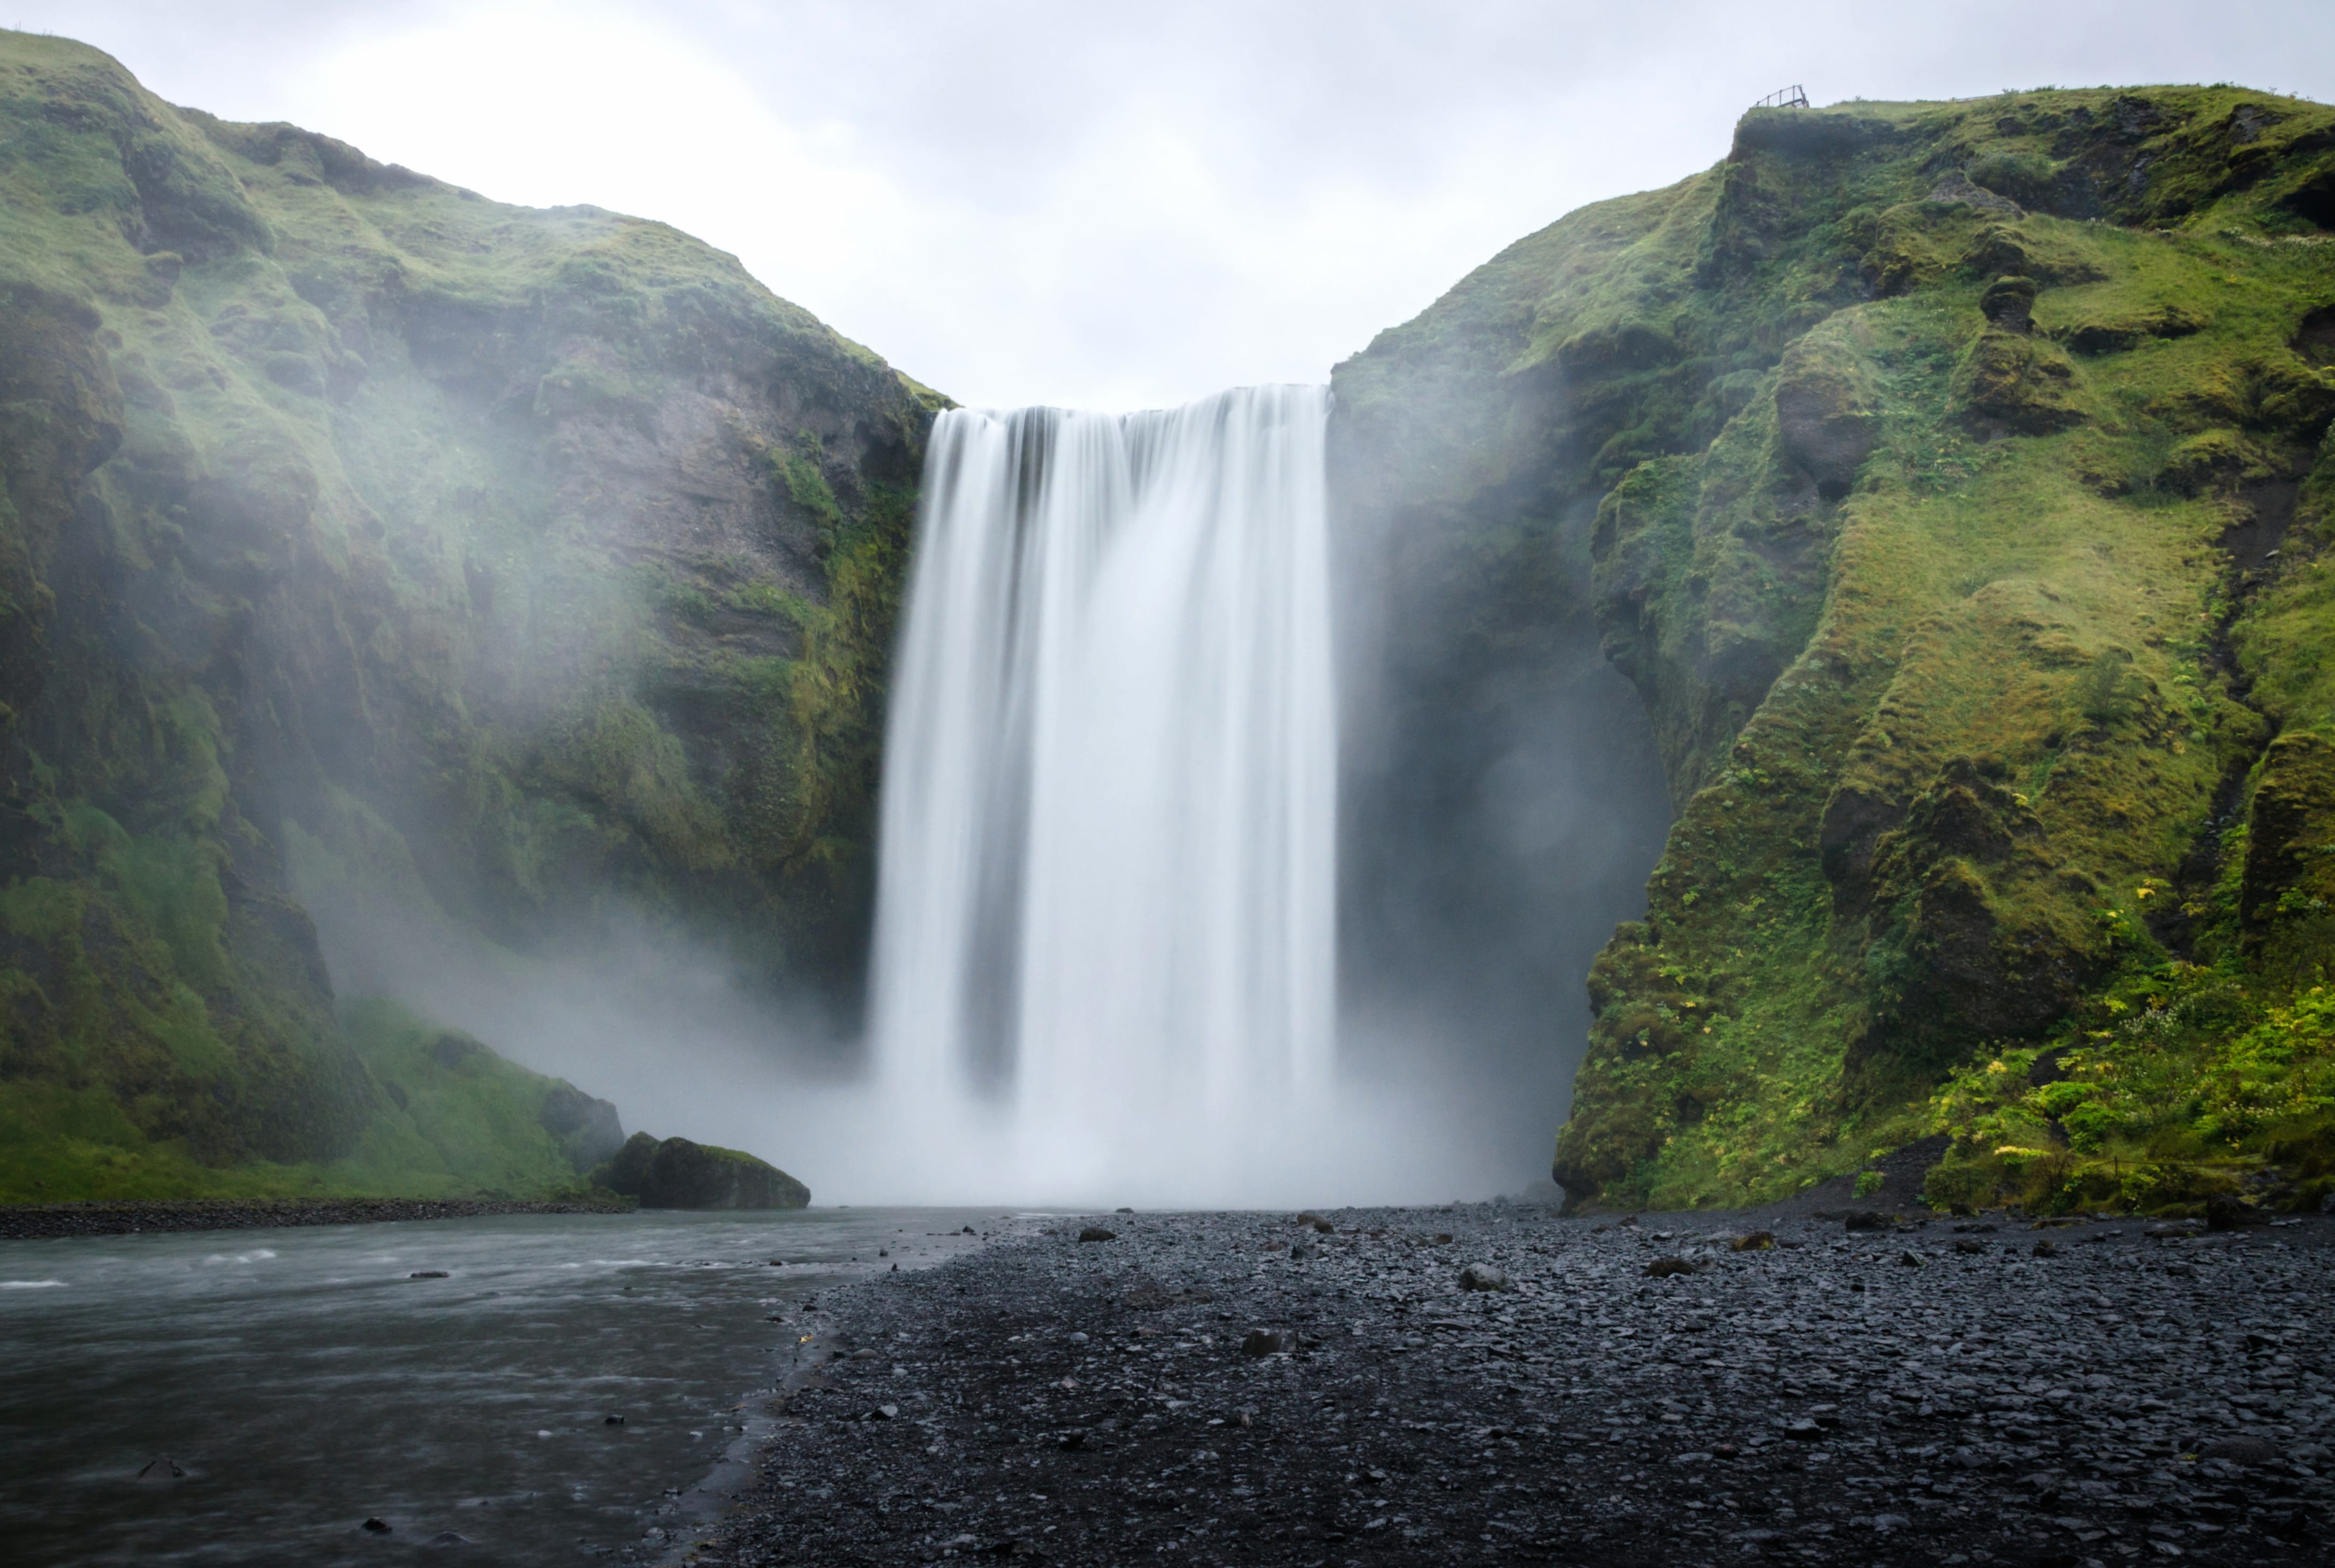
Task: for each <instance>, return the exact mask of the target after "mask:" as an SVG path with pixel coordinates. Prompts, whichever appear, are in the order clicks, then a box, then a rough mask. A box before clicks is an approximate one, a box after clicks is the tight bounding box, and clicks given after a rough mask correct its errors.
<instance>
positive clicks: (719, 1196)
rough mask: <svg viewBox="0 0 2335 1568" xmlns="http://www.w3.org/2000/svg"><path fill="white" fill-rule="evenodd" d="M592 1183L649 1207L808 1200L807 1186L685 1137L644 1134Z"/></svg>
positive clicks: (784, 1205) (760, 1205)
mask: <svg viewBox="0 0 2335 1568" xmlns="http://www.w3.org/2000/svg"><path fill="white" fill-rule="evenodd" d="M592 1180H593V1182H594V1183H595V1184H596V1186H604V1187H606V1188H607V1189H608V1190H609V1191H611V1192H615V1193H621V1194H623V1195H625V1196H626V1197H635V1198H638V1199H640V1202H641V1206H642V1207H643V1208H648V1209H799V1208H802V1207H805V1206H806V1205H809V1202H810V1189H809V1187H807V1186H803V1184H802V1183H800V1182H799V1181H797V1180H795V1178H794V1177H792V1176H789V1175H787V1173H786V1172H784V1171H782V1170H780V1169H779V1168H778V1167H777V1166H773V1165H770V1164H769V1163H767V1162H765V1161H763V1160H760V1159H757V1158H755V1157H753V1156H752V1155H750V1154H746V1153H743V1152H741V1151H740V1150H738V1149H733V1148H717V1147H714V1146H713V1145H712V1144H701V1143H692V1142H691V1141H690V1140H689V1139H687V1138H685V1137H669V1138H666V1139H665V1140H664V1142H662V1143H659V1142H658V1141H656V1140H655V1139H654V1138H652V1137H649V1135H648V1134H646V1133H641V1132H636V1133H635V1134H634V1135H633V1136H632V1137H629V1138H627V1139H625V1144H624V1147H621V1148H619V1149H618V1150H617V1151H616V1153H615V1157H613V1158H612V1159H610V1160H609V1161H608V1162H607V1163H606V1165H603V1166H600V1167H599V1168H598V1169H596V1170H595V1171H594V1172H593V1173H592Z"/></svg>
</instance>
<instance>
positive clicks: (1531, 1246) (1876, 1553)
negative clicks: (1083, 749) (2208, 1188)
mask: <svg viewBox="0 0 2335 1568" xmlns="http://www.w3.org/2000/svg"><path fill="white" fill-rule="evenodd" d="M1318 1217H1322V1218H1325V1219H1328V1220H1329V1221H1331V1223H1332V1226H1333V1228H1332V1231H1330V1232H1326V1233H1325V1232H1322V1231H1320V1230H1318V1229H1316V1228H1314V1227H1313V1226H1312V1225H1311V1224H1310V1222H1309V1224H1308V1225H1307V1226H1306V1229H1307V1231H1308V1233H1309V1234H1310V1235H1312V1236H1313V1238H1314V1239H1313V1242H1312V1243H1311V1244H1312V1245H1313V1246H1314V1247H1315V1248H1316V1255H1315V1256H1314V1257H1313V1258H1312V1259H1310V1260H1307V1261H1305V1262H1303V1263H1297V1262H1293V1260H1291V1259H1290V1257H1289V1256H1288V1235H1289V1230H1290V1225H1291V1220H1290V1217H1289V1216H1288V1215H1245V1214H1241V1215H1143V1216H1141V1217H1140V1218H1138V1219H1136V1220H1132V1221H1129V1222H1128V1223H1127V1224H1125V1225H1124V1226H1123V1227H1122V1231H1121V1234H1120V1235H1119V1238H1118V1240H1119V1245H1118V1246H1115V1247H1112V1248H1109V1249H1107V1250H1100V1249H1094V1248H1085V1247H1080V1246H1079V1245H1078V1244H1076V1241H1075V1239H1074V1238H1075V1237H1076V1236H1077V1235H1078V1234H1079V1232H1078V1230H1077V1228H1076V1227H1075V1226H1074V1225H1061V1224H1056V1225H1053V1226H1051V1228H1048V1227H1045V1226H1044V1225H1043V1222H1035V1223H1032V1224H1028V1225H1023V1226H1022V1227H1021V1228H1019V1229H1017V1230H1008V1229H1007V1228H1006V1227H1003V1226H1000V1227H997V1228H994V1229H993V1232H992V1237H993V1240H992V1242H991V1244H990V1245H988V1246H987V1247H985V1248H984V1249H983V1250H982V1251H980V1252H977V1253H969V1254H967V1255H965V1256H963V1257H959V1258H956V1259H954V1260H952V1261H950V1262H949V1263H945V1264H942V1265H939V1266H937V1267H935V1268H932V1269H929V1270H926V1271H924V1272H922V1273H900V1274H896V1275H895V1274H883V1275H878V1276H876V1277H875V1278H873V1279H870V1280H867V1281H863V1282H857V1283H854V1284H852V1285H849V1286H848V1287H845V1288H843V1289H841V1290H839V1291H838V1292H836V1293H835V1294H834V1296H833V1298H832V1300H831V1302H829V1304H828V1314H829V1316H830V1317H831V1319H832V1321H833V1325H834V1329H835V1331H836V1332H837V1333H838V1335H839V1336H841V1337H842V1338H843V1340H844V1341H845V1342H849V1343H857V1344H873V1343H882V1344H884V1345H885V1347H886V1351H885V1356H884V1358H883V1364H882V1365H880V1366H879V1365H874V1364H869V1363H864V1362H859V1361H855V1360H849V1359H848V1358H842V1357H838V1359H836V1360H831V1361H827V1362H823V1363H821V1365H820V1366H819V1369H818V1370H817V1371H816V1372H815V1373H814V1374H813V1375H812V1376H811V1379H810V1381H809V1384H808V1386H804V1387H801V1388H799V1389H796V1390H794V1391H792V1392H790V1394H788V1395H787V1396H785V1397H784V1398H783V1399H782V1400H780V1401H778V1402H776V1403H775V1405H774V1408H773V1413H774V1414H775V1415H777V1417H778V1422H777V1431H776V1436H775V1437H773V1438H772V1439H771V1441H770V1443H769V1445H768V1446H767V1447H765V1448H764V1449H763V1450H762V1454H761V1459H760V1461H759V1473H758V1476H757V1477H756V1478H755V1479H754V1480H753V1481H752V1482H751V1484H750V1485H749V1486H746V1487H745V1488H744V1489H743V1490H742V1491H741V1493H740V1495H739V1499H738V1503H737V1505H736V1512H735V1513H733V1514H732V1515H731V1516H730V1517H729V1518H728V1520H727V1521H726V1522H725V1523H723V1524H722V1525H721V1527H720V1528H719V1529H718V1530H716V1531H714V1532H713V1533H712V1535H713V1538H712V1542H711V1543H710V1544H704V1545H697V1546H693V1548H692V1550H693V1553H694V1554H695V1555H694V1561H695V1562H696V1563H699V1564H701V1565H702V1568H770V1565H776V1564H780V1563H791V1564H800V1563H850V1562H881V1563H921V1562H937V1561H940V1560H943V1559H945V1558H949V1559H954V1558H959V1557H964V1558H970V1557H976V1556H978V1557H991V1556H995V1557H1013V1556H1020V1557H1028V1558H1032V1559H1043V1560H1045V1561H1050V1562H1056V1563H1134V1562H1147V1563H1159V1562H1166V1563H1187V1564H1196V1565H1197V1564H1209V1565H1214V1564H1257V1565H1260V1568H1349V1565H1351V1564H1361V1565H1363V1568H1398V1565H1402V1568H1408V1565H1410V1564H1414V1563H1598V1562H1604V1561H1612V1562H1614V1563H1623V1562H1628V1563H1638V1562H1644V1563H1665V1564H1668V1563H1678V1564H1681V1568H1688V1565H1696V1564H1702V1563H1711V1564H1719V1563H1766V1562H1775V1563H1834V1562H1840V1563H1884V1562H1885V1563H1891V1564H1894V1563H1900V1562H1904V1563H1943V1564H1955V1563H1976V1564H1986V1563H1996V1564H2001V1563H2021V1564H2043V1563H2064V1564H2067V1565H2068V1568H2088V1565H2095V1564H2096V1565H2097V1568H2121V1565H2122V1564H2125V1563H2134V1562H2141V1561H2148V1562H2154V1561H2156V1560H2158V1559H2160V1558H2165V1557H2168V1556H2170V1555H2171V1554H2172V1553H2179V1554H2180V1555H2182V1556H2185V1557H2188V1558H2191V1559H2194V1560H2198V1561H2203V1562H2207V1563H2228V1564H2233V1565H2243V1568H2286V1565H2289V1564H2296V1565H2299V1564H2304V1563H2311V1564H2318V1563H2323V1562H2324V1560H2325V1558H2324V1553H2323V1542H2324V1532H2325V1530H2326V1527H2327V1523H2328V1510H2329V1508H2330V1504H2335V1483H2330V1479H2329V1476H2330V1472H2335V1459H2330V1444H2335V1376H2331V1375H2335V1368H2330V1365H2329V1350H2328V1347H2329V1346H2330V1343H2335V1334H2331V1333H2330V1330H2335V1289H2330V1286H2335V1224H2330V1223H2327V1222H2322V1221H2320V1220H2318V1219H2315V1218H2314V1219H2311V1220H2308V1221H2306V1222H2305V1223H2304V1224H2302V1225H2301V1226H2297V1227H2291V1228H2282V1229H2280V1230H2278V1231H2276V1232H2274V1233H2272V1232H2268V1231H2265V1230H2262V1229H2261V1228H2258V1227H2248V1228H2245V1229H2243V1230H2232V1231H2227V1232H2214V1233H2211V1234H2201V1235H2200V1236H2198V1237H2197V1238H2196V1239H2192V1240H2183V1239H2180V1238H2179V1237H2177V1236H2167V1237H2161V1238H2149V1237H2145V1236H2143V1235H2141V1234H2138V1233H2137V1232H2135V1231H2124V1232H2122V1233H2120V1234H2119V1233H2117V1231H2116V1229H2115V1227H2102V1226H2098V1225H2096V1224H2090V1223H2088V1222H2086V1223H2084V1224H2076V1225H2070V1226H2069V1227H2066V1228H2064V1229H2060V1230H2059V1231H2058V1232H2057V1233H2056V1234H2058V1235H2059V1237H2060V1238H2061V1241H2062V1243H2063V1245H2062V1247H2061V1249H2060V1250H2059V1254H2058V1255H2057V1256H2056V1257H2052V1258H2050V1261H2049V1262H2048V1263H2045V1262H2041V1261H2039V1260H2038V1259H2037V1258H2036V1257H2035V1256H2034V1255H2033V1254H2031V1253H2030V1252H2029V1251H2028V1250H2027V1249H2025V1248H2023V1247H2017V1246H2014V1245H2008V1244H2007V1245H2002V1246H1994V1247H1982V1249H1981V1251H1979V1252H1977V1253H1962V1252H1960V1251H1958V1250H1956V1249H1955V1248H1954V1247H1953V1245H1952V1241H1953V1238H1952V1237H1950V1236H1938V1237H1936V1238H1935V1239H1934V1240H1933V1239H1928V1238H1926V1237H1924V1236H1923V1229H1922V1227H1921V1226H1920V1225H1919V1224H1904V1225H1903V1226H1902V1227H1901V1225H1900V1224H1899V1223H1898V1222H1896V1221H1894V1220H1889V1221H1888V1222H1887V1223H1886V1224H1885V1225H1884V1226H1883V1227H1881V1230H1880V1232H1879V1234H1875V1232H1873V1231H1867V1230H1860V1231H1856V1232H1851V1231H1848V1230H1846V1228H1845V1226H1844V1224H1842V1223H1841V1221H1840V1219H1839V1217H1838V1216H1836V1217H1835V1218H1834V1219H1832V1220H1831V1221H1829V1222H1817V1221H1816V1220H1814V1219H1813V1218H1810V1217H1805V1216H1793V1215H1785V1216H1783V1217H1780V1218H1770V1217H1768V1216H1767V1215H1762V1216H1761V1217H1760V1224H1762V1225H1763V1226H1765V1227H1767V1228H1769V1229H1770V1230H1771V1232H1772V1234H1773V1239H1774V1242H1775V1244H1774V1246H1773V1247H1771V1248H1762V1249H1753V1250H1745V1251H1736V1250H1734V1247H1733V1243H1732V1240H1731V1238H1732V1237H1734V1236H1737V1235H1739V1234H1742V1231H1743V1225H1742V1223H1741V1219H1740V1218H1738V1219H1737V1221H1736V1224H1734V1225H1733V1226H1732V1227H1731V1228H1725V1229H1722V1228H1721V1227H1720V1224H1719V1221H1720V1219H1722V1218H1724V1217H1725V1216H1713V1215H1678V1216H1669V1217H1661V1216H1647V1218H1646V1219H1645V1221H1644V1222H1643V1223H1642V1224H1641V1225H1627V1224H1624V1225H1614V1224H1611V1223H1610V1222H1591V1221H1586V1220H1566V1219H1561V1218H1558V1217H1556V1216H1555V1215H1554V1214H1553V1213H1552V1212H1550V1211H1548V1210H1545V1209H1541V1208H1537V1207H1534V1206H1528V1205H1475V1206H1465V1207H1453V1208H1448V1209H1436V1210H1429V1211H1405V1210H1388V1209H1377V1210H1350V1211H1341V1212H1336V1213H1332V1214H1324V1215H1320V1216H1318ZM2002 1228H2004V1229H2010V1228H2013V1227H2012V1226H2011V1225H2010V1224H2009V1223H2008V1222H2006V1223H2005V1224H2004V1225H2003V1227H2002ZM1970 1234H1972V1235H1973V1236H1975V1235H1980V1234H1986V1233H1985V1232H1984V1231H1983V1230H1981V1229H1974V1230H1973V1231H1972V1232H1971V1233H1970ZM2273 1234H2274V1235H2275V1236H2276V1237H2277V1239H2276V1240H2272V1235H2273ZM1438 1238H1445V1239H1444V1240H1442V1241H1439V1240H1438ZM1454 1238H1456V1244H1457V1246H1458V1248H1459V1249H1463V1250H1461V1252H1460V1255H1461V1256H1462V1257H1469V1258H1472V1259H1474V1260H1477V1262H1478V1263H1480V1265H1481V1266H1484V1267H1487V1268H1490V1269H1495V1270H1497V1271H1498V1272H1499V1273H1501V1274H1503V1275H1504V1276H1505V1277H1506V1280H1507V1289H1505V1290H1498V1291H1485V1290H1470V1289H1468V1288H1466V1287H1465V1286H1464V1285H1463V1284H1462V1283H1461V1282H1460V1275H1461V1274H1463V1273H1465V1272H1466V1271H1465V1270H1464V1269H1458V1268H1455V1266H1454V1264H1455V1263H1456V1262H1457V1260H1455V1259H1453V1258H1451V1257H1450V1255H1449V1253H1450V1242H1451V1240H1452V1239H1454ZM2096 1238H2105V1239H2096ZM2069 1242H2082V1243H2085V1244H2083V1245H2074V1246H2069V1245H2064V1243H2069ZM1656 1259H1662V1260H1663V1261H1674V1262H1676V1263H1679V1264H1680V1265H1681V1266H1680V1268H1679V1269H1678V1270H1676V1271H1666V1272H1664V1273H1661V1274H1658V1275H1650V1274H1649V1273H1648V1272H1647V1265H1648V1263H1650V1262H1651V1261H1654V1260H1656ZM1904 1259H1910V1260H1912V1261H1913V1262H1914V1263H1917V1264H1921V1263H1928V1264H1931V1265H1933V1266H1928V1267H1915V1268H1904V1267H1901V1266H1899V1263H1900V1261H1901V1260H1904ZM2175 1261H2177V1262H2178V1263H2180V1264H2181V1265H2182V1266H2184V1267H2186V1268H2188V1269H2189V1270H2191V1271H2192V1273H2191V1274H2190V1276H2188V1277H2182V1276H2179V1275H2175V1274H2173V1273H2170V1272H2169V1271H2168V1270H2167V1269H2166V1267H2165V1264H2166V1263H2172V1262H2175ZM1471 1266H1472V1265H1471ZM1137 1302H1144V1303H1149V1304H1148V1305H1137V1304H1134V1303H1137ZM1259 1323H1264V1324H1270V1325H1274V1326H1273V1327H1262V1328H1261V1327H1255V1326H1253V1325H1256V1324H1259ZM1072 1324H1078V1325H1080V1327H1078V1328H1077V1329H1075V1330H1074V1329H1072V1328H1071V1325H1072ZM879 1377H880V1378H881V1379H882V1383H881V1386H880V1392H881V1393H882V1395H883V1397H884V1398H885V1399H888V1400H893V1401H896V1408H897V1415H896V1417H895V1418H891V1419H887V1420H883V1421H877V1422H869V1421H867V1419H866V1418H865V1412H867V1410H868V1409H869V1408H871V1406H872V1405H873V1400H872V1399H870V1398H869V1396H871V1395H874V1394H877V1392H878V1391H879V1386H878V1384H877V1382H875V1381H873V1380H872V1379H877V1378H879ZM1884 1538H1885V1540H1886V1543H1887V1544H1885V1545H1883V1544H1881V1543H1882V1541H1883V1540H1884ZM693 1539H702V1534H700V1535H697V1536H693ZM2165 1548H2171V1552H2168V1551H2166V1550H2165Z"/></svg>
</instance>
